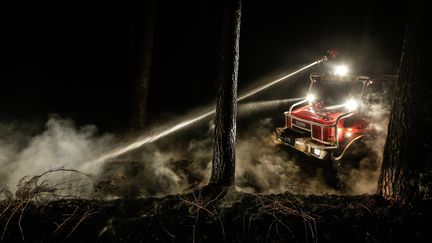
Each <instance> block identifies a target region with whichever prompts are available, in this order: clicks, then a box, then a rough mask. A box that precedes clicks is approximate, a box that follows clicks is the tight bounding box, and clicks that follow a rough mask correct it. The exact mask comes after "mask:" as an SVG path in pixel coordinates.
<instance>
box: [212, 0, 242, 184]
mask: <svg viewBox="0 0 432 243" xmlns="http://www.w3.org/2000/svg"><path fill="white" fill-rule="evenodd" d="M223 4H224V6H223V10H222V11H223V14H222V15H223V19H222V43H221V52H220V73H219V79H218V83H219V84H218V85H219V88H218V97H217V106H216V118H215V141H214V150H213V159H212V166H213V167H212V173H211V178H210V182H209V185H212V186H217V187H231V186H233V185H234V174H235V159H236V157H235V140H236V115H237V77H238V66H239V42H240V20H241V0H224V1H223Z"/></svg>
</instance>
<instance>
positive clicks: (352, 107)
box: [345, 99, 359, 111]
mask: <svg viewBox="0 0 432 243" xmlns="http://www.w3.org/2000/svg"><path fill="white" fill-rule="evenodd" d="M358 106H359V103H358V101H357V100H355V99H349V100H348V101H347V102H345V107H346V108H347V110H349V111H354V110H356V109H357V108H358Z"/></svg>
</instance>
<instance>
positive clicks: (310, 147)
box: [276, 127, 329, 159]
mask: <svg viewBox="0 0 432 243" xmlns="http://www.w3.org/2000/svg"><path fill="white" fill-rule="evenodd" d="M276 139H277V141H278V142H280V143H283V144H285V145H288V146H290V147H292V148H294V149H296V150H298V151H300V152H303V153H305V154H306V155H308V156H313V157H315V158H318V159H325V158H326V157H327V155H328V154H329V151H328V150H329V146H326V145H323V144H320V143H318V142H316V141H314V140H313V139H312V138H311V137H310V134H309V133H308V132H306V131H302V130H300V129H295V128H285V127H278V128H276Z"/></svg>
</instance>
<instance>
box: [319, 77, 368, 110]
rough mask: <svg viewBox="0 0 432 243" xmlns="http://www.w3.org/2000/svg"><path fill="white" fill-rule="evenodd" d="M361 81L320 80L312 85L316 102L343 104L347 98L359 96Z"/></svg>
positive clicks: (327, 104)
mask: <svg viewBox="0 0 432 243" xmlns="http://www.w3.org/2000/svg"><path fill="white" fill-rule="evenodd" d="M362 87H363V83H362V82H357V81H340V80H325V81H324V80H321V81H318V82H316V83H314V85H313V86H312V90H311V93H312V94H314V95H315V96H316V102H324V104H325V105H326V106H333V105H340V104H343V103H344V102H345V101H346V100H347V99H349V98H360V95H361V92H362Z"/></svg>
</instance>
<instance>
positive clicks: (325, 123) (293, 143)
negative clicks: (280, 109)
mask: <svg viewBox="0 0 432 243" xmlns="http://www.w3.org/2000/svg"><path fill="white" fill-rule="evenodd" d="M370 84H372V80H371V79H370V78H369V77H367V76H358V75H345V74H343V75H340V74H325V73H323V74H319V73H312V74H311V75H310V86H309V91H308V94H307V96H306V97H305V98H304V99H303V100H301V101H299V102H297V103H295V104H293V105H292V106H291V107H290V108H289V110H288V111H286V112H285V113H284V115H285V125H284V127H278V128H276V135H277V140H278V141H279V142H280V143H283V144H285V145H288V146H289V147H291V148H293V149H295V150H298V151H301V152H303V153H305V154H307V155H309V156H313V157H316V158H318V159H321V160H324V159H332V160H333V161H339V160H341V159H342V158H343V157H344V155H345V154H346V153H347V151H349V150H351V149H353V148H354V147H356V146H357V145H358V144H360V143H359V142H358V141H359V140H361V138H362V137H364V136H365V135H367V134H368V133H369V132H370V131H371V123H370V121H369V120H368V118H367V116H366V115H365V114H364V112H363V110H364V104H365V102H364V100H365V96H366V93H367V91H368V86H369V85H370Z"/></svg>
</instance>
